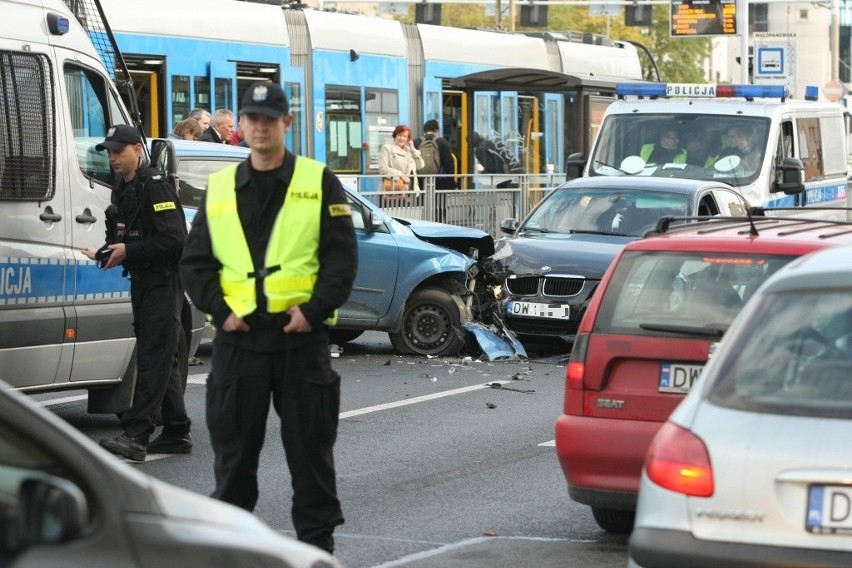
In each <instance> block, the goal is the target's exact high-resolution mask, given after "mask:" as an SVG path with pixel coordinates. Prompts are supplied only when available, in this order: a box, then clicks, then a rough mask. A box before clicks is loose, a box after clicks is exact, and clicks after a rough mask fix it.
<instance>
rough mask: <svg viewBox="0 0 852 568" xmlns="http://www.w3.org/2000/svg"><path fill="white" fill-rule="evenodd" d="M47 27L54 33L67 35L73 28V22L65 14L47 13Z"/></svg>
mask: <svg viewBox="0 0 852 568" xmlns="http://www.w3.org/2000/svg"><path fill="white" fill-rule="evenodd" d="M47 29H48V30H50V33H52V34H53V35H65V34H67V33H68V30H69V29H71V22H70V21H68V18H66V17H65V16H60V15H59V14H48V15H47Z"/></svg>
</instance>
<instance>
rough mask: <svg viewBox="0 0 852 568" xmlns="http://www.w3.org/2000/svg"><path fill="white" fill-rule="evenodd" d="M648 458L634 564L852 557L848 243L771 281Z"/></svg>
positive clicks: (780, 562)
mask: <svg viewBox="0 0 852 568" xmlns="http://www.w3.org/2000/svg"><path fill="white" fill-rule="evenodd" d="M699 381H700V388H695V389H693V390H692V391H691V392H690V393H689V395H687V397H686V398H685V399H684V400H683V402H682V403H681V404H680V406H678V408H677V409H676V410H675V411H674V413H673V414H672V415H671V417H670V418H669V421H668V422H667V423H666V424H665V425H664V426H663V427H662V428H661V429H660V431H659V432H658V434H657V435H656V437H655V438H654V439H653V441H652V443H651V446H650V448H649V449H648V453H647V455H646V459H645V467H644V469H643V473H642V481H641V485H640V490H639V502H638V509H637V512H636V521H635V528H634V530H633V533H632V535H631V537H630V565H631V566H633V567H634V568H639V567H642V568H662V567H675V566H678V567H680V566H708V567H709V566H714V567H715V566H724V567H726V568H737V567H745V566H749V567H760V566H766V567H769V566H773V567H774V566H783V567H785V568H794V567H805V566H821V567H829V566H836V567H841V566H843V567H848V566H852V539H851V538H850V536H852V247H848V246H844V247H836V248H831V249H826V250H822V251H820V252H815V253H812V254H810V255H807V256H804V257H802V258H800V259H798V260H795V261H793V262H791V263H790V264H789V265H787V266H786V267H785V268H782V269H781V270H779V271H778V273H776V274H775V275H774V276H773V277H772V278H771V279H770V280H768V281H767V282H766V283H765V284H764V285H763V286H762V287H761V288H760V289H759V290H758V291H757V293H756V294H755V296H754V297H753V298H752V300H751V301H750V302H749V303H748V304H747V305H746V307H745V308H744V309H743V311H742V312H741V313H740V315H739V316H738V317H737V318H736V320H735V321H734V323H733V325H732V326H731V328H730V329H729V330H728V333H727V334H726V335H725V338H724V339H723V340H722V342H721V343H720V344H719V348H718V349H717V351H716V352H715V354H714V355H713V356H712V357H711V359H710V362H709V363H708V365H707V366H706V367H705V369H704V372H703V373H702V375H701V376H700V378H699Z"/></svg>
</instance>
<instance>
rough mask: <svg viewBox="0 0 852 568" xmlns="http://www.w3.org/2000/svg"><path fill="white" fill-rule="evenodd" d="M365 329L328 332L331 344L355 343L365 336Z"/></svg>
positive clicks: (331, 330) (332, 330)
mask: <svg viewBox="0 0 852 568" xmlns="http://www.w3.org/2000/svg"><path fill="white" fill-rule="evenodd" d="M363 333H364V330H363V329H330V330H328V340H329V341H330V342H331V343H337V344H338V345H339V344H341V343H349V342H350V341H355V340H356V339H358V338H359V337H361V335H363Z"/></svg>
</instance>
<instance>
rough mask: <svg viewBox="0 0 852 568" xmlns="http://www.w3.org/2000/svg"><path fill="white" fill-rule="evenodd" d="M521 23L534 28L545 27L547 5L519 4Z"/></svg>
mask: <svg viewBox="0 0 852 568" xmlns="http://www.w3.org/2000/svg"><path fill="white" fill-rule="evenodd" d="M521 25H522V26H529V27H536V28H546V27H547V5H545V4H539V5H536V4H521Z"/></svg>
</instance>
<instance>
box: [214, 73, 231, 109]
mask: <svg viewBox="0 0 852 568" xmlns="http://www.w3.org/2000/svg"><path fill="white" fill-rule="evenodd" d="M231 85H232V82H231V80H230V79H227V78H222V77H216V108H227V109H230V110H231V111H233V110H234V98H233V96H232V91H233V89H232V88H231Z"/></svg>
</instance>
